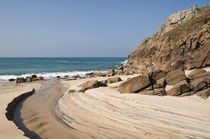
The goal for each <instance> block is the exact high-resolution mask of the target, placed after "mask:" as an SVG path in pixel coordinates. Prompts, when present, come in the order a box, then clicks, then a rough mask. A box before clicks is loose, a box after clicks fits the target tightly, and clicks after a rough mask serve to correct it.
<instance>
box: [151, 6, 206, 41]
mask: <svg viewBox="0 0 210 139" xmlns="http://www.w3.org/2000/svg"><path fill="white" fill-rule="evenodd" d="M208 21H210V6H206V7H203V8H200V9H199V10H198V14H197V15H195V16H194V17H193V18H192V19H190V20H189V21H186V22H185V23H184V24H180V25H178V26H177V27H176V28H174V29H173V30H171V31H169V32H167V33H165V34H164V35H163V36H162V37H161V38H153V39H155V40H158V39H161V40H165V38H166V37H169V38H170V40H174V41H177V40H179V39H181V38H184V37H185V36H187V35H189V34H191V33H194V32H198V31H200V30H201V29H202V26H203V25H204V24H207V22H208Z"/></svg>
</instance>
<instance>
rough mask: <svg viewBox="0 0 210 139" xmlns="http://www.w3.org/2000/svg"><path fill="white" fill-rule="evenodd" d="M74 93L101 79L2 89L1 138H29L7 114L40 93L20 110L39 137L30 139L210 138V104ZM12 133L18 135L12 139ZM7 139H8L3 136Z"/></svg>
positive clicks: (106, 91) (99, 91) (113, 87)
mask: <svg viewBox="0 0 210 139" xmlns="http://www.w3.org/2000/svg"><path fill="white" fill-rule="evenodd" d="M136 76H138V75H121V76H119V75H118V76H117V77H120V78H121V79H122V80H123V81H121V82H117V83H112V84H109V85H108V86H107V87H99V88H95V89H89V90H87V91H85V92H84V93H82V92H74V93H68V91H69V90H70V89H75V90H77V89H78V85H80V84H81V83H84V82H86V81H90V80H99V81H101V80H105V79H107V78H109V77H96V78H86V79H78V80H69V81H65V80H47V81H38V82H37V83H36V82H33V83H30V84H28V83H26V84H20V85H12V86H8V85H7V86H3V87H1V90H2V91H1V110H4V111H2V112H1V115H2V116H1V118H2V119H1V120H2V122H1V123H2V124H1V127H0V132H1V137H3V138H14V137H15V138H20V139H21V138H26V137H25V136H23V132H22V131H21V130H20V129H18V128H17V126H16V125H15V124H14V123H13V122H12V121H8V120H7V119H6V117H5V108H6V106H7V104H8V103H9V102H10V101H12V99H13V98H14V97H16V96H18V95H20V94H21V93H23V92H27V91H30V90H31V89H32V88H35V89H36V92H35V94H33V95H32V96H30V97H28V98H27V99H26V100H25V101H24V102H23V103H22V107H21V109H20V113H21V117H22V119H23V123H24V125H25V126H26V127H27V128H28V129H29V130H30V131H33V132H34V133H35V134H36V135H38V136H36V137H35V136H33V135H30V134H29V135H28V136H29V137H30V138H37V137H40V138H51V139H52V138H63V139H65V138H148V139H150V138H152V139H153V138H157V139H159V138H167V139H168V138H171V139H177V138H209V137H210V134H209V133H210V132H209V131H210V130H209V129H210V124H209V123H210V119H209V115H210V108H209V105H210V99H209V98H208V99H206V100H205V99H202V98H200V97H198V96H196V95H193V96H188V97H172V96H148V95H141V94H120V93H119V91H118V89H117V87H118V85H119V84H120V83H122V82H124V81H125V80H126V79H127V78H132V77H136ZM8 129H9V130H8ZM11 131H12V134H11ZM2 133H3V134H2Z"/></svg>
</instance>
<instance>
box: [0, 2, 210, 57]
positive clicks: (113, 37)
mask: <svg viewBox="0 0 210 139" xmlns="http://www.w3.org/2000/svg"><path fill="white" fill-rule="evenodd" d="M195 3H197V4H198V6H199V7H202V6H205V5H207V4H209V0H0V57H28V56H31V57H54V56H56V57H75V56H76V57H77V56H78V57H87V56H90V57H94V56H96V57H97V56H99V57H127V55H128V54H129V53H130V52H132V51H133V50H134V49H135V48H136V47H137V46H138V44H139V43H140V42H141V41H142V40H143V39H144V38H146V37H149V36H152V34H153V33H154V32H156V31H157V29H158V28H159V27H160V26H161V24H163V23H164V22H165V21H166V19H167V17H168V16H169V15H170V14H172V13H174V12H176V11H179V10H183V9H187V8H188V7H190V6H192V5H193V4H195Z"/></svg>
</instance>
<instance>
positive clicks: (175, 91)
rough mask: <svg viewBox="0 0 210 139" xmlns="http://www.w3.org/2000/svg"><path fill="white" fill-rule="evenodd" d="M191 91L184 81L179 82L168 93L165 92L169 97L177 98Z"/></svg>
mask: <svg viewBox="0 0 210 139" xmlns="http://www.w3.org/2000/svg"><path fill="white" fill-rule="evenodd" d="M190 90H191V89H190V87H189V84H188V83H187V81H186V80H184V81H181V82H179V83H178V84H176V85H175V86H174V87H172V88H171V89H170V90H169V91H167V92H166V94H167V95H170V96H179V95H181V94H183V93H186V92H189V91H190Z"/></svg>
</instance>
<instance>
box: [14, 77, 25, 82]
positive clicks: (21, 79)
mask: <svg viewBox="0 0 210 139" xmlns="http://www.w3.org/2000/svg"><path fill="white" fill-rule="evenodd" d="M25 82H26V79H25V78H22V77H20V78H17V79H16V83H25Z"/></svg>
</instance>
